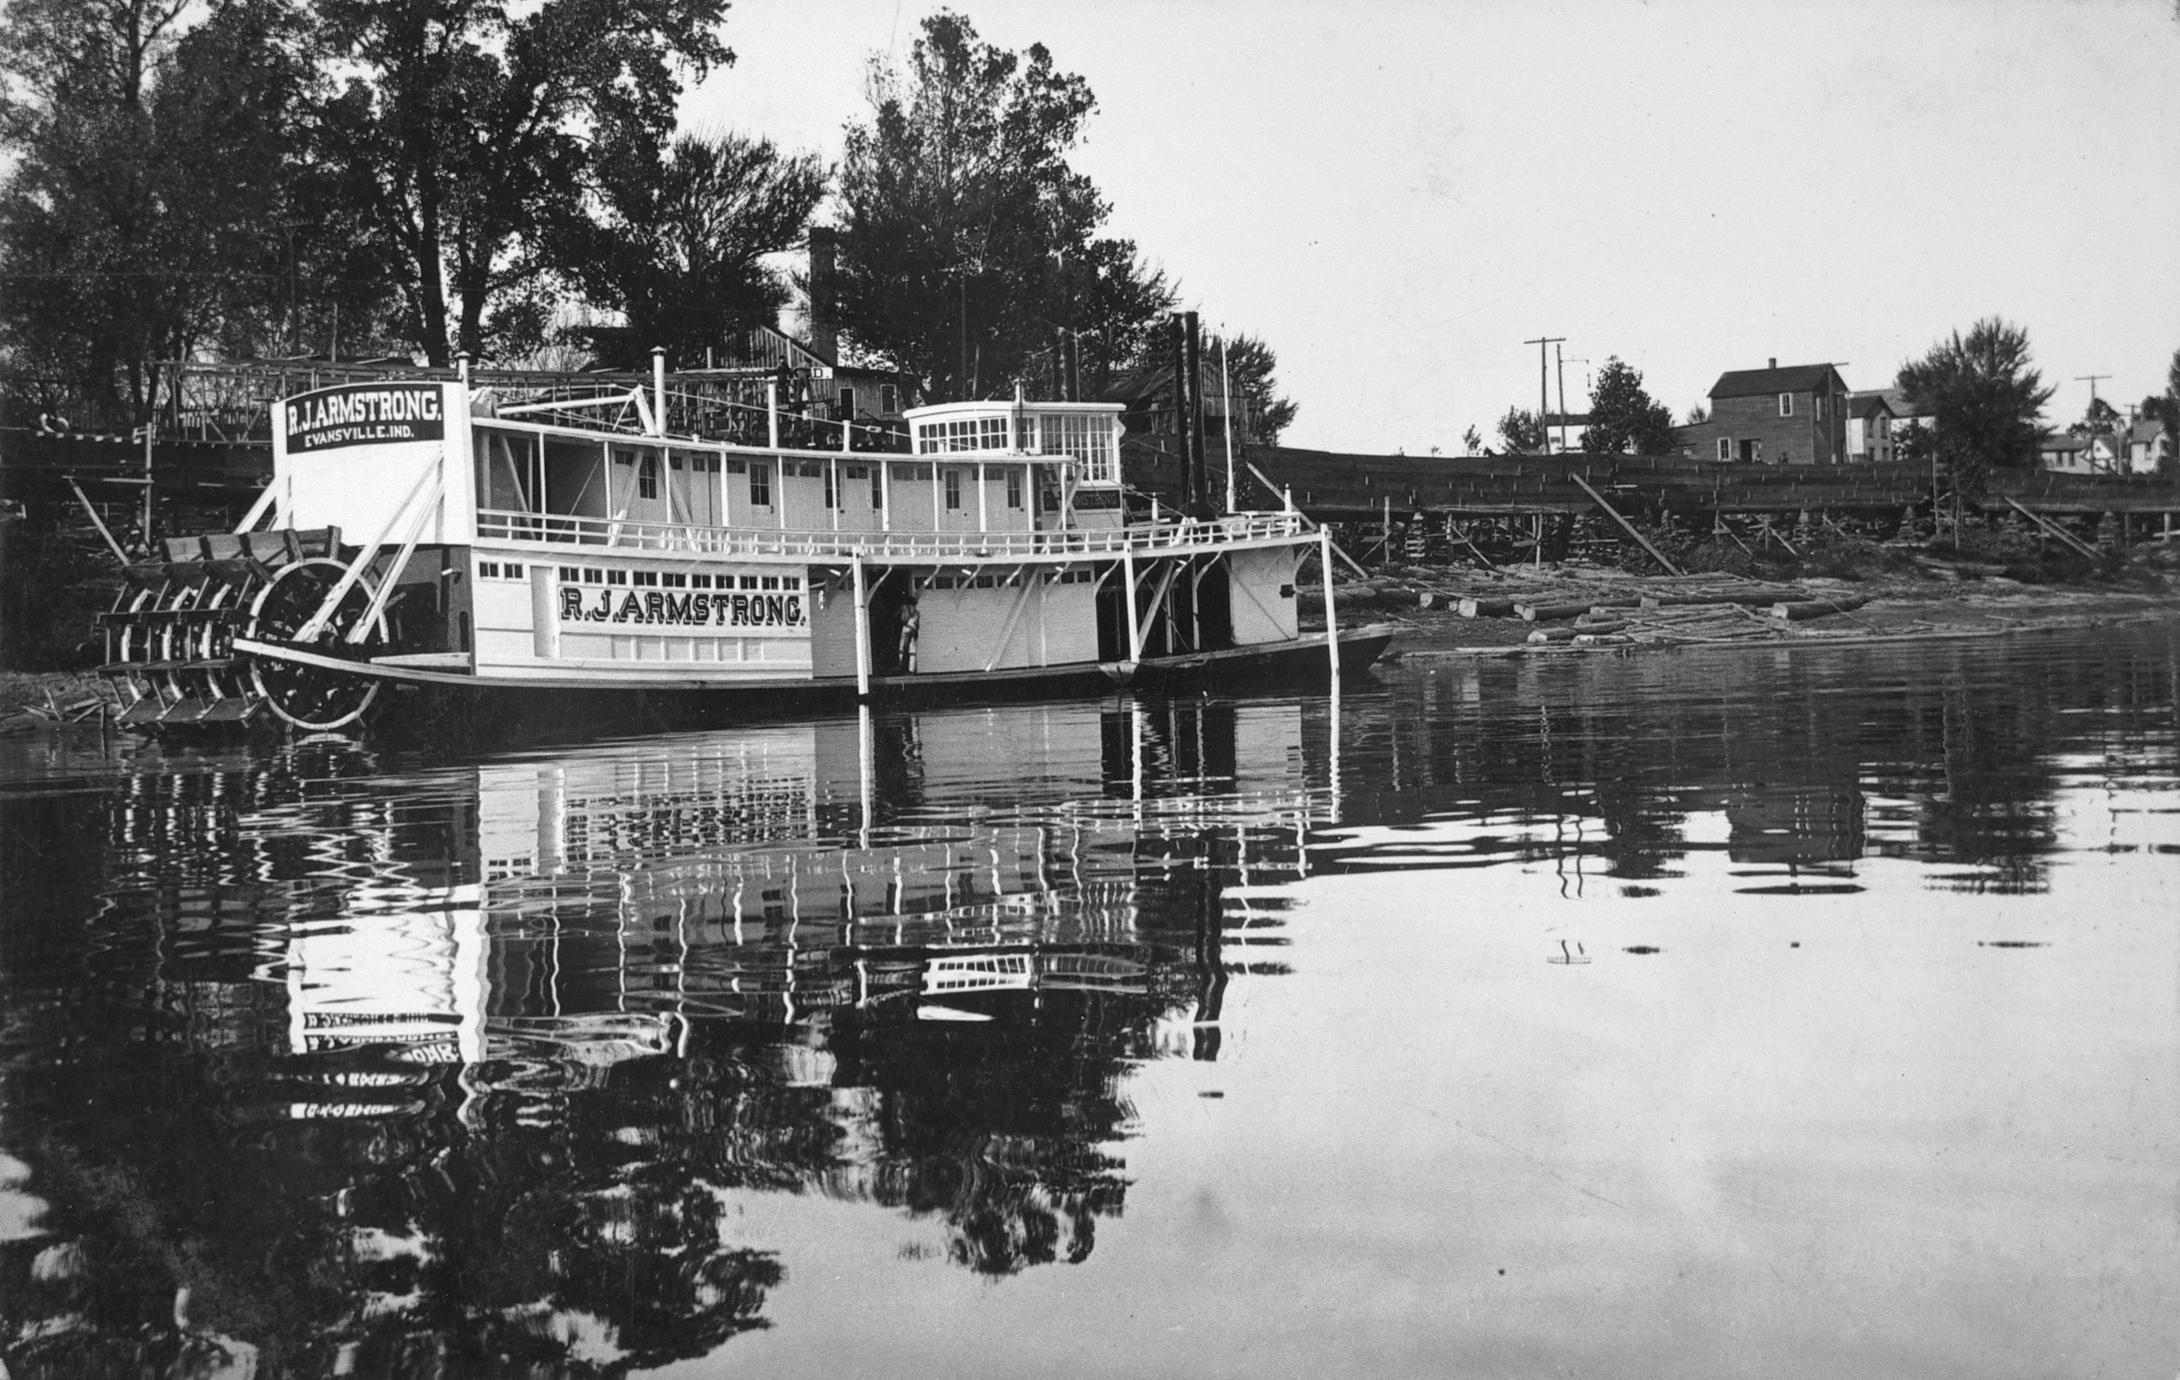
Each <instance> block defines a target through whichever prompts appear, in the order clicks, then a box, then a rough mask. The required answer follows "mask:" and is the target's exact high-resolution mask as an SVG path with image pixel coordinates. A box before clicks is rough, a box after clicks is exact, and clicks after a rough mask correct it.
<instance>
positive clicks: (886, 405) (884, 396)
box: [878, 383, 901, 417]
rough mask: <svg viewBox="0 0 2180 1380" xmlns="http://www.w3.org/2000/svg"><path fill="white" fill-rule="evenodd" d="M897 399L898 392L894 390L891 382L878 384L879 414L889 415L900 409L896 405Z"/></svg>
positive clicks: (898, 396) (898, 397)
mask: <svg viewBox="0 0 2180 1380" xmlns="http://www.w3.org/2000/svg"><path fill="white" fill-rule="evenodd" d="M899 401H900V394H899V393H898V392H896V391H895V390H894V387H893V385H892V384H890V383H881V384H879V385H878V411H879V412H880V413H881V414H883V415H884V416H888V417H890V416H892V415H893V414H894V413H896V412H898V411H900V410H901V409H900V408H899V407H898V406H897V404H898V402H899Z"/></svg>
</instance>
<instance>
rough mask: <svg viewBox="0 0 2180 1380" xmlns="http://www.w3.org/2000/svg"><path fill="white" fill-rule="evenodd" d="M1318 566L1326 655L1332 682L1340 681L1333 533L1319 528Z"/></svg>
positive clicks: (1338, 624) (1338, 623)
mask: <svg viewBox="0 0 2180 1380" xmlns="http://www.w3.org/2000/svg"><path fill="white" fill-rule="evenodd" d="M1317 568H1318V569H1319V571H1321V572H1322V573H1323V575H1324V580H1325V655H1326V656H1327V657H1330V658H1331V660H1332V683H1333V685H1335V686H1337V685H1339V683H1340V619H1339V615H1338V614H1337V613H1335V612H1334V611H1333V607H1332V533H1331V532H1330V531H1328V530H1326V529H1325V528H1323V527H1320V528H1318V529H1317Z"/></svg>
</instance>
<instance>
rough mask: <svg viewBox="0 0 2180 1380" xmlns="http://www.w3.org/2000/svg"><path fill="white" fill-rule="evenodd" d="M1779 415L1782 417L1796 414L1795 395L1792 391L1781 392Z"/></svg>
mask: <svg viewBox="0 0 2180 1380" xmlns="http://www.w3.org/2000/svg"><path fill="white" fill-rule="evenodd" d="M1779 415H1780V416H1782V417H1791V416H1793V415H1794V395H1793V394H1792V393H1781V394H1780V395H1779Z"/></svg>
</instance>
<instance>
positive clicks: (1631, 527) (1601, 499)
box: [1567, 470, 1681, 575]
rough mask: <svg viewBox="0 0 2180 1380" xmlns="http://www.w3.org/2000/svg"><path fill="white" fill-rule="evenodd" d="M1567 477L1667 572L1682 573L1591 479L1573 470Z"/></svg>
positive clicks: (1671, 573)
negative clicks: (1591, 485)
mask: <svg viewBox="0 0 2180 1380" xmlns="http://www.w3.org/2000/svg"><path fill="white" fill-rule="evenodd" d="M1567 477H1568V478H1569V479H1572V480H1573V481H1574V482H1575V483H1576V484H1577V485H1579V486H1580V487H1581V489H1582V492H1584V493H1586V494H1588V495H1589V496H1590V500H1591V501H1592V502H1594V503H1595V504H1596V505H1597V506H1598V507H1600V508H1602V509H1604V510H1605V515H1606V516H1607V517H1609V518H1611V519H1612V520H1613V521H1614V522H1617V523H1619V524H1620V530H1622V531H1624V532H1626V533H1627V534H1628V535H1629V536H1631V537H1633V538H1634V539H1635V541H1636V544H1637V545H1639V546H1641V547H1642V549H1643V550H1645V551H1648V552H1649V553H1650V559H1652V560H1654V561H1656V562H1657V563H1658V564H1659V565H1662V566H1664V567H1665V570H1666V573H1667V574H1669V575H1678V574H1680V573H1681V569H1680V567H1679V566H1677V565H1675V564H1673V563H1672V562H1671V561H1669V560H1667V559H1666V558H1665V557H1664V556H1663V555H1662V554H1660V552H1659V551H1658V548H1657V547H1655V546H1652V545H1651V544H1650V539H1649V538H1648V537H1645V536H1644V535H1643V534H1642V533H1640V532H1638V531H1636V530H1635V524H1634V523H1632V522H1629V521H1628V520H1627V519H1626V518H1624V517H1621V516H1620V510H1619V509H1617V508H1615V507H1613V506H1612V505H1611V504H1610V503H1607V502H1606V501H1605V496H1604V495H1603V494H1601V493H1599V492H1597V490H1595V489H1593V488H1591V487H1590V481H1589V480H1587V479H1584V478H1583V477H1582V476H1581V475H1579V474H1576V473H1575V472H1574V471H1573V470H1569V471H1567Z"/></svg>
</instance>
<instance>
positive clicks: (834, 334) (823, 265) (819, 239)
mask: <svg viewBox="0 0 2180 1380" xmlns="http://www.w3.org/2000/svg"><path fill="white" fill-rule="evenodd" d="M835 256H836V249H835V245H834V240H833V232H832V231H831V230H829V229H827V228H825V227H824V226H821V225H813V226H811V227H810V350H811V353H813V354H815V355H817V356H818V357H820V358H821V359H823V360H824V361H825V362H826V363H827V364H838V363H839V362H840V328H839V326H838V324H837V323H835V321H834V320H833V293H834V290H835V289H834V286H833V280H834V275H835V271H836V268H837V264H838V260H837V258H836V257H835Z"/></svg>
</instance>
